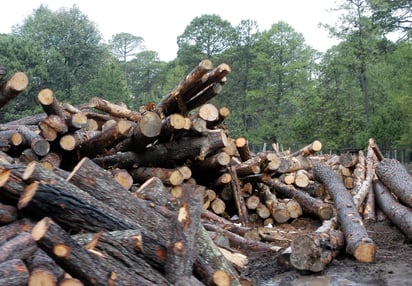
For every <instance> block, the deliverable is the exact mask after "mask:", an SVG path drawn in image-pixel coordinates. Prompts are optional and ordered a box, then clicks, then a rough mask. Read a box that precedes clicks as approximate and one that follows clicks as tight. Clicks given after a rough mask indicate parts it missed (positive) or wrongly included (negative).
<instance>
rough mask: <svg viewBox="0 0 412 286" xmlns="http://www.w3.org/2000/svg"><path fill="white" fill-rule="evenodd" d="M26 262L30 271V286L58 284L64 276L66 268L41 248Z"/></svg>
mask: <svg viewBox="0 0 412 286" xmlns="http://www.w3.org/2000/svg"><path fill="white" fill-rule="evenodd" d="M25 262H26V264H27V267H28V268H29V271H30V277H29V283H28V286H37V285H56V283H57V281H58V280H60V279H61V278H62V277H63V276H64V270H63V269H62V268H61V267H60V266H58V265H57V264H56V262H54V260H53V259H52V258H51V257H50V256H48V255H47V254H46V253H45V252H44V251H43V250H41V249H38V250H37V251H36V252H35V253H33V254H32V255H31V256H30V257H29V258H28V259H26V260H25Z"/></svg>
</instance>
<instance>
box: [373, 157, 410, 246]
mask: <svg viewBox="0 0 412 286" xmlns="http://www.w3.org/2000/svg"><path fill="white" fill-rule="evenodd" d="M385 160H386V159H385ZM373 188H374V191H375V198H376V203H377V205H378V207H379V208H380V209H381V210H382V211H383V212H384V213H385V214H386V216H387V217H388V218H389V219H390V220H391V221H392V222H393V224H395V225H396V226H397V227H398V228H399V229H400V230H401V231H402V232H403V234H405V236H406V237H407V238H408V239H409V240H412V210H411V209H410V208H408V207H406V206H404V205H402V204H401V203H399V202H398V201H397V200H396V199H395V198H394V197H393V196H392V194H391V193H390V191H389V190H388V188H386V187H385V186H384V185H383V184H382V183H381V182H380V181H379V180H374V181H373Z"/></svg>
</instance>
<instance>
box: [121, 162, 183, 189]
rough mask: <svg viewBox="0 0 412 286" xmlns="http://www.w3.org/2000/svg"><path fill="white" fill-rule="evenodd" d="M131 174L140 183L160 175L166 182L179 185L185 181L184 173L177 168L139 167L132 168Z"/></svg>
mask: <svg viewBox="0 0 412 286" xmlns="http://www.w3.org/2000/svg"><path fill="white" fill-rule="evenodd" d="M129 172H130V175H131V176H132V177H133V180H134V181H135V182H138V183H144V182H145V181H147V180H148V179H150V178H152V177H158V178H159V179H160V180H161V181H162V182H163V183H164V184H166V185H171V186H177V185H180V184H181V183H183V181H184V177H183V174H182V173H181V172H180V171H179V170H177V169H168V168H150V167H138V168H134V169H130V171H129Z"/></svg>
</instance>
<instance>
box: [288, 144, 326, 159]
mask: <svg viewBox="0 0 412 286" xmlns="http://www.w3.org/2000/svg"><path fill="white" fill-rule="evenodd" d="M321 149H322V142H320V141H319V140H315V141H313V142H312V143H311V144H309V145H307V146H305V147H303V148H301V149H299V150H298V151H296V152H294V153H292V156H299V155H300V156H304V157H306V156H309V155H313V154H314V153H316V152H319V151H320V150H321Z"/></svg>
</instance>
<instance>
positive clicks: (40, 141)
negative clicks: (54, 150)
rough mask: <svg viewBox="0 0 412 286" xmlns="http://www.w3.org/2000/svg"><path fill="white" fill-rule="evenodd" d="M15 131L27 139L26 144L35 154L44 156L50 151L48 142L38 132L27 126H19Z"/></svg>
mask: <svg viewBox="0 0 412 286" xmlns="http://www.w3.org/2000/svg"><path fill="white" fill-rule="evenodd" d="M17 131H18V132H19V133H20V134H21V135H23V137H24V139H25V140H27V142H28V144H29V145H30V147H31V148H32V149H33V151H34V153H36V154H37V155H39V156H45V155H46V154H47V153H48V152H49V151H50V144H49V142H47V140H45V139H44V138H43V137H41V136H40V135H39V134H37V133H35V132H33V131H32V130H30V129H29V128H28V127H27V126H25V125H22V126H20V127H19V128H18V129H17Z"/></svg>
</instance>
